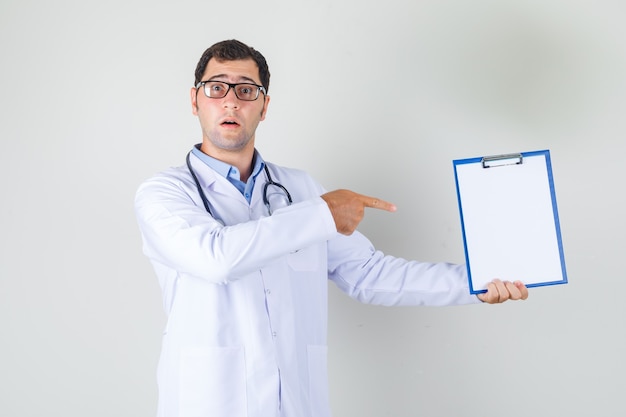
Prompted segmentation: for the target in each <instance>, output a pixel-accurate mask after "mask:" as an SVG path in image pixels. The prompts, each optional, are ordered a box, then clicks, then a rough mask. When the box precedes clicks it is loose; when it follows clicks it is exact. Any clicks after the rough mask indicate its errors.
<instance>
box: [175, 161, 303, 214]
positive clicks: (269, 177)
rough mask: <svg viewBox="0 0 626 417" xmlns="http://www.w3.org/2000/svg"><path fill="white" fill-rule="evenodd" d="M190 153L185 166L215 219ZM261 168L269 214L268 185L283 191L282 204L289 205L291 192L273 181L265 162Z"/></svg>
mask: <svg viewBox="0 0 626 417" xmlns="http://www.w3.org/2000/svg"><path fill="white" fill-rule="evenodd" d="M190 155H191V152H189V153H188V154H187V158H186V160H187V168H188V169H189V172H190V173H191V176H192V178H193V180H194V182H195V183H196V188H197V189H198V194H200V198H201V199H202V203H203V204H204V208H205V209H206V211H207V212H208V213H209V214H210V215H211V217H213V218H215V219H217V218H216V217H215V216H214V215H213V212H212V211H211V208H210V207H209V200H208V199H207V197H206V194H204V191H203V190H202V187H201V186H200V181H198V177H197V175H196V173H195V172H194V170H193V168H191V162H190V160H189V156H190ZM263 169H264V171H265V179H266V182H265V185H264V186H263V203H264V204H265V207H267V211H268V213H269V214H270V216H271V215H272V208H271V206H270V199H269V198H268V196H267V190H268V189H269V187H270V186H274V187H277V188H278V189H279V190H280V191H281V192H282V193H284V195H285V197H286V204H284V206H289V205H291V203H292V200H291V194H289V191H287V189H286V188H285V187H284V186H283V185H282V184H280V183H278V182H274V180H273V179H272V176H271V175H270V170H269V169H268V168H267V164H264V165H263Z"/></svg>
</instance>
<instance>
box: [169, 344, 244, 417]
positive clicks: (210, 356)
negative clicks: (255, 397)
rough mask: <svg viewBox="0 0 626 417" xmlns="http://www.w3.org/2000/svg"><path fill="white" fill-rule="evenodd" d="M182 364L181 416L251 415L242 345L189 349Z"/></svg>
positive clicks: (182, 359)
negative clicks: (248, 405)
mask: <svg viewBox="0 0 626 417" xmlns="http://www.w3.org/2000/svg"><path fill="white" fill-rule="evenodd" d="M180 365H181V366H180V417H206V416H229V417H245V416H246V415H247V412H246V409H247V407H246V404H247V401H246V381H245V375H246V371H245V356H244V350H243V348H242V347H203V348H193V349H186V350H184V351H183V352H182V354H181V364H180Z"/></svg>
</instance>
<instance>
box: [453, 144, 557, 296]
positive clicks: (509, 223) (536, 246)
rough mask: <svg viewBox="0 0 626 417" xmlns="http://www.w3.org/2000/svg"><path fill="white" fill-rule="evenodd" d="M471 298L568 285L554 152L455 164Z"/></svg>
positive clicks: (482, 159) (536, 152) (489, 157)
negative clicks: (517, 284) (498, 284)
mask: <svg viewBox="0 0 626 417" xmlns="http://www.w3.org/2000/svg"><path fill="white" fill-rule="evenodd" d="M453 164H454V177H455V181H456V190H457V197H458V202H459V213H460V217H461V227H462V230H463V244H464V246H465V260H466V266H467V275H468V280H469V287H470V293H472V294H478V293H482V292H486V291H487V290H486V288H487V284H488V283H489V282H491V281H492V280H493V279H495V278H498V279H501V280H503V281H504V280H506V281H515V280H520V281H522V282H523V283H524V284H526V286H527V287H529V288H530V287H539V286H545V285H555V284H566V283H567V273H566V268H565V257H564V255H563V242H562V239H561V227H560V223H559V214H558V210H557V204H556V194H555V190H554V179H553V175H552V165H551V161H550V151H549V150H542V151H533V152H523V153H516V154H506V155H495V156H487V157H477V158H469V159H457V160H454V161H453Z"/></svg>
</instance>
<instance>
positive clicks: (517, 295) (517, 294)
mask: <svg viewBox="0 0 626 417" xmlns="http://www.w3.org/2000/svg"><path fill="white" fill-rule="evenodd" d="M504 285H505V286H506V290H507V292H508V298H509V299H510V300H520V299H521V298H522V292H521V291H520V289H519V288H518V287H517V286H516V285H515V284H514V283H512V282H509V281H507V282H505V283H504Z"/></svg>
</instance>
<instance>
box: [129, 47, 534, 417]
mask: <svg viewBox="0 0 626 417" xmlns="http://www.w3.org/2000/svg"><path fill="white" fill-rule="evenodd" d="M195 76H196V79H195V83H194V87H193V88H192V89H191V105H192V111H193V114H194V115H196V116H197V117H198V119H199V121H200V127H201V129H202V143H201V144H199V145H197V146H195V147H194V148H193V149H192V150H191V152H190V153H189V155H188V156H187V165H186V166H182V167H178V168H171V169H169V170H166V171H164V172H162V173H160V174H158V175H156V176H155V177H153V178H151V179H149V180H147V181H146V182H144V183H143V184H142V185H141V186H140V188H139V190H138V192H137V196H136V201H135V205H136V212H137V218H138V222H139V226H140V229H141V232H142V236H143V240H144V253H145V254H146V255H147V256H148V258H149V259H150V261H151V262H152V264H153V266H154V269H155V271H156V274H157V276H158V279H159V282H160V285H161V287H162V290H163V299H164V307H165V310H166V312H167V314H168V321H167V325H166V328H165V331H164V337H163V348H162V353H161V358H160V363H159V370H158V383H159V405H158V416H159V417H200V416H202V417H206V416H220V417H221V416H228V417H239V416H251V417H269V416H284V417H322V416H330V408H329V401H328V386H327V374H326V366H327V364H326V330H327V282H328V279H330V280H331V281H333V282H334V283H335V284H336V285H337V286H338V287H339V288H340V289H341V290H342V291H344V292H345V293H347V294H348V295H350V296H351V297H353V298H355V299H357V300H360V301H362V302H367V303H375V304H381V305H424V304H427V305H451V304H467V303H474V302H480V301H483V302H488V303H495V302H503V301H506V300H508V299H525V298H527V296H528V290H527V289H526V287H525V286H524V284H522V283H520V282H516V283H510V282H501V281H497V280H496V281H494V282H492V283H491V284H490V285H489V289H488V291H487V293H485V294H481V295H479V296H478V297H476V296H473V295H470V294H469V290H468V285H467V276H466V269H465V267H464V266H463V265H451V264H444V263H439V264H430V263H421V262H415V261H406V260H403V259H399V258H393V257H390V256H385V255H383V254H382V253H380V252H379V251H376V250H375V249H374V248H373V247H372V245H371V243H370V242H369V241H368V240H367V239H366V238H365V237H364V236H363V235H361V234H360V233H359V232H357V231H356V227H357V225H358V224H359V222H360V221H361V219H362V218H363V215H364V211H365V208H367V207H372V208H377V209H382V210H387V211H394V210H395V206H394V205H392V204H391V203H388V202H386V201H383V200H380V199H377V198H373V197H368V196H364V195H360V194H357V193H354V192H352V191H348V190H337V191H331V192H325V190H324V189H323V188H322V187H321V186H320V185H319V184H317V183H316V182H315V181H314V180H313V179H312V178H311V177H310V176H308V175H307V174H306V173H304V172H302V171H298V170H294V169H288V168H283V167H279V166H276V165H274V164H271V163H269V162H266V161H264V160H263V158H262V157H261V155H260V153H258V152H257V151H256V150H255V131H256V128H257V126H258V124H259V123H260V122H261V121H262V120H264V119H265V116H266V114H267V109H268V105H269V102H270V98H269V96H268V95H267V92H268V88H269V78H270V75H269V70H268V67H267V63H266V61H265V59H264V58H263V56H262V55H261V54H260V53H259V52H258V51H256V50H254V49H253V48H250V47H248V46H246V45H244V44H243V43H241V42H238V41H235V40H231V41H224V42H219V43H217V44H215V45H213V46H212V47H210V48H209V49H207V50H206V51H205V52H204V54H203V55H202V57H201V59H200V62H199V63H198V66H197V68H196V74H195Z"/></svg>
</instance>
